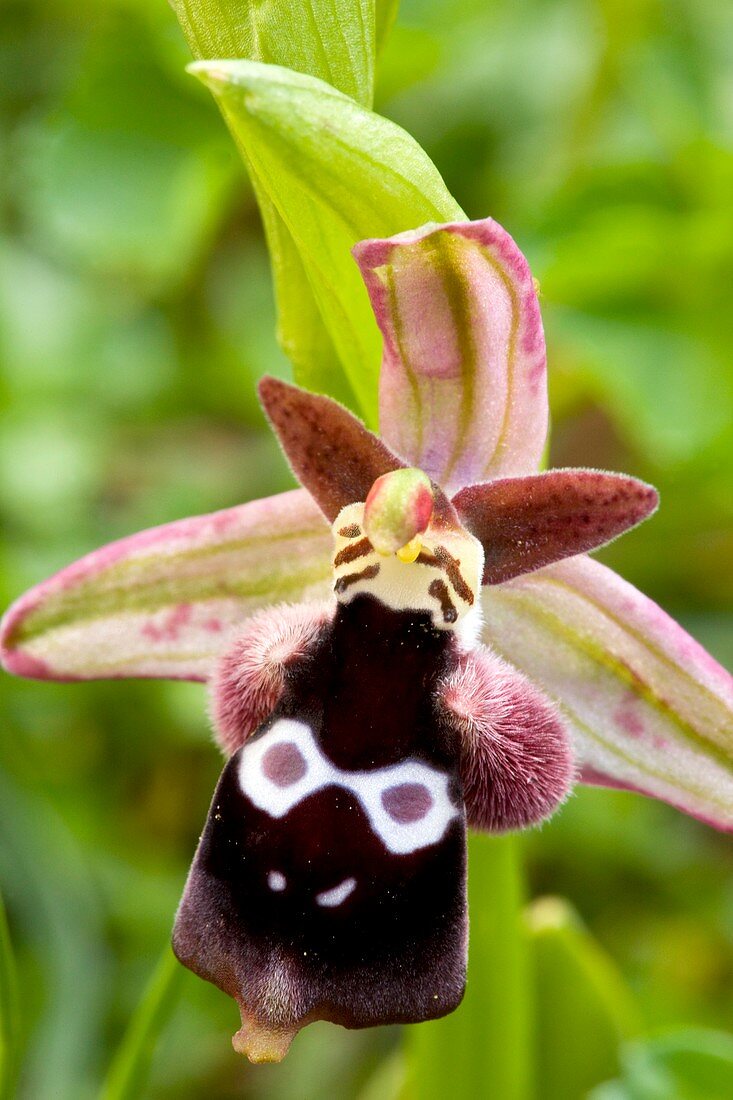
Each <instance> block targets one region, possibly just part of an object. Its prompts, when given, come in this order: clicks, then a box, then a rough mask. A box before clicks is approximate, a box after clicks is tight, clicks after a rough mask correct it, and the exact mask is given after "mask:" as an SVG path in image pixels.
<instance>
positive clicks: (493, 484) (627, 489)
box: [453, 470, 659, 584]
mask: <svg viewBox="0 0 733 1100" xmlns="http://www.w3.org/2000/svg"><path fill="white" fill-rule="evenodd" d="M658 500H659V498H658V496H657V492H656V489H654V488H652V486H651V485H647V484H646V483H645V482H643V481H637V480H636V478H633V477H625V476H623V475H621V474H607V473H601V472H599V471H598V470H550V471H549V472H548V473H546V474H534V475H531V476H529V477H516V478H502V479H501V480H499V481H489V482H485V483H483V484H480V485H470V486H468V487H467V488H466V489H461V491H460V492H459V493H457V494H456V495H455V497H454V498H453V503H454V505H455V507H456V510H457V512H458V515H459V517H460V519H461V522H462V523H464V524H465V526H466V527H467V528H468V529H469V531H471V532H472V533H473V534H474V535H475V536H476V537H477V538H478V539H480V540H481V542H482V543H483V547H484V553H485V555H486V560H485V563H484V577H483V583H484V584H502V583H503V582H504V581H508V580H511V578H512V577H518V576H520V575H521V574H522V573H531V572H533V571H534V570H535V569H541V568H542V566H544V565H550V564H551V563H552V562H554V561H559V560H560V559H561V558H569V557H572V556H573V555H575V554H582V553H584V552H585V551H587V550H593V549H595V548H596V547H598V546H603V545H604V543H607V542H610V541H611V540H612V539H615V538H616V537H617V536H618V535H620V534H622V533H623V532H624V531H627V530H628V529H629V528H630V527H635V526H636V524H637V523H641V521H642V520H644V519H646V518H647V516H649V515H651V513H652V512H653V511H654V510H655V509H656V507H657V504H658Z"/></svg>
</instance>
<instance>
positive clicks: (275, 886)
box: [267, 871, 288, 894]
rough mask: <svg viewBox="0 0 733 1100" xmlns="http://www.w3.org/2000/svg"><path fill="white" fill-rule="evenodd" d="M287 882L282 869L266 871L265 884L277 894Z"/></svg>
mask: <svg viewBox="0 0 733 1100" xmlns="http://www.w3.org/2000/svg"><path fill="white" fill-rule="evenodd" d="M287 884H288V880H287V879H286V878H285V875H284V874H283V873H282V871H268V872H267V885H268V886H269V887H270V889H271V890H274V891H275V892H276V893H278V894H279V893H280V892H281V891H282V890H284V889H285V887H286V886H287Z"/></svg>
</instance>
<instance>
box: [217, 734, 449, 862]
mask: <svg viewBox="0 0 733 1100" xmlns="http://www.w3.org/2000/svg"><path fill="white" fill-rule="evenodd" d="M278 745H282V746H288V747H290V746H292V747H293V748H294V749H296V750H297V754H295V755H296V760H297V759H298V757H299V758H300V761H299V762H302V765H303V768H302V773H301V774H299V775H298V777H297V778H292V779H287V780H286V781H283V780H280V781H279V782H278V781H276V780H274V779H273V778H272V777H271V776H269V775H268V774H267V772H266V768H265V756H266V755H267V754H268V753H269V752H271V750H272V749H273V748H275V747H276V746H278ZM449 783H450V776H449V775H448V774H447V773H446V772H442V771H438V770H436V769H435V768H431V767H429V765H427V764H425V763H424V762H423V761H421V760H404V761H402V763H400V764H392V765H390V766H389V767H386V768H376V769H374V770H373V771H344V770H342V769H341V768H337V767H336V765H335V764H333V763H331V761H330V760H329V759H328V758H327V757H326V756H324V754H323V752H322V751H321V749H320V747H319V746H318V744H317V742H316V739H315V737H314V736H313V731H312V730H311V729H310V727H309V726H308V725H306V723H305V722H299V721H297V720H296V719H293V718H280V719H279V720H278V721H277V722H275V724H274V725H273V726H272V727H271V729H269V730H268V731H267V733H265V734H264V735H263V736H262V737H258V738H257V739H256V740H254V741H248V742H246V743H245V745H244V747H243V749H242V755H241V757H240V761H239V785H240V788H241V790H242V792H243V793H244V794H245V795H246V796H247V798H249V799H250V801H251V802H253V803H254V805H255V806H256V807H257V808H258V809H259V810H264V811H265V813H268V814H269V815H270V816H271V817H278V818H280V817H284V816H285V815H286V814H287V813H289V812H290V810H292V809H293V807H294V806H297V804H298V803H299V802H302V800H303V799H304V798H307V797H308V796H309V795H311V794H314V793H315V792H316V791H319V790H321V789H322V788H324V787H329V786H336V787H342V788H343V789H345V790H347V791H350V792H351V793H352V794H353V795H355V796H356V798H357V799H358V801H359V804H360V805H361V807H362V808H363V810H364V812H365V813H366V815H367V817H368V818H369V822H370V824H371V827H372V829H373V830H374V832H375V833H376V834H377V836H378V837H379V838H380V839H381V841H382V842H383V844H384V845H385V847H386V848H387V849H388V850H389V851H390V852H394V853H395V854H396V855H406V854H407V853H409V852H415V851H417V850H418V849H420V848H426V847H427V846H428V845H430V844H437V842H438V841H439V840H440V839H441V838H442V836H443V835H444V833H445V831H446V829H447V828H448V825H449V823H450V822H451V821H452V820H453V819H454V818H456V817H458V816H459V813H460V811H459V809H458V808H457V807H456V806H455V804H454V803H453V801H452V800H451V798H450V795H449V793H448V785H449ZM405 785H409V786H410V787H414V788H419V789H423V790H424V791H425V795H426V796H429V798H430V805H429V807H426V808H425V811H424V812H421V816H420V817H419V818H416V819H415V820H403V821H399V820H396V819H395V817H394V816H393V815H392V814H390V813H389V812H388V810H387V808H386V806H385V805H384V801H383V797H382V796H383V795H384V794H385V793H386V792H387V791H390V790H392V789H393V788H397V787H401V786H405Z"/></svg>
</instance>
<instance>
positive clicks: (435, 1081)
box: [404, 836, 532, 1100]
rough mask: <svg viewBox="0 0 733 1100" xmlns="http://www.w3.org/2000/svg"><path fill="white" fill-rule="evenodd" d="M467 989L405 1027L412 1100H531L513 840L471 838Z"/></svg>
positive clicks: (519, 886) (519, 885) (525, 969)
mask: <svg viewBox="0 0 733 1100" xmlns="http://www.w3.org/2000/svg"><path fill="white" fill-rule="evenodd" d="M468 853H469V876H468V882H469V891H468V892H469V913H470V945H469V967H468V986H467V989H466V996H465V998H464V1000H463V1003H462V1004H461V1006H460V1007H459V1008H458V1010H457V1011H456V1012H454V1013H453V1014H452V1015H451V1016H447V1017H446V1018H445V1019H443V1020H436V1021H435V1022H433V1023H429V1024H421V1025H420V1026H419V1027H414V1028H409V1029H408V1030H407V1035H406V1043H407V1049H406V1055H407V1083H406V1087H405V1092H404V1096H405V1097H406V1098H409V1100H446V1097H449V1096H471V1097H474V1096H475V1097H479V1096H480V1097H487V1098H491V1100H529V1097H530V1096H531V1087H532V1081H531V1066H532V1050H531V1018H532V1005H531V992H530V973H529V960H528V954H527V942H526V933H525V931H524V927H523V922H522V906H523V902H524V890H523V882H522V872H521V863H520V859H519V852H518V841H517V839H516V838H515V837H484V836H472V837H471V838H470V840H469V845H468Z"/></svg>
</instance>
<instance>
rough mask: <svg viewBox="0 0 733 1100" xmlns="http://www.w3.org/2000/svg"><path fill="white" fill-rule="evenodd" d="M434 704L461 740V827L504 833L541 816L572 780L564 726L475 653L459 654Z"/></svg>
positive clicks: (496, 661)
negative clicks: (464, 820)
mask: <svg viewBox="0 0 733 1100" xmlns="http://www.w3.org/2000/svg"><path fill="white" fill-rule="evenodd" d="M440 702H441V704H442V706H443V707H444V708H447V709H448V710H449V712H450V718H451V721H452V724H454V725H456V726H457V727H458V729H459V731H460V734H461V778H462V780H463V797H464V799H465V802H466V815H467V819H468V824H469V825H470V826H472V827H473V828H475V829H483V830H487V831H489V832H505V831H506V830H508V829H520V828H523V827H525V826H527V825H534V824H536V823H537V822H539V821H542V820H543V819H544V818H546V817H548V816H549V815H550V814H551V813H552V812H553V810H555V809H556V807H557V806H558V804H559V803H560V802H562V801H563V799H564V798H565V797H566V796H567V794H568V792H569V790H570V787H571V785H572V783H573V780H574V778H575V774H574V766H573V756H572V750H571V747H570V743H569V739H568V736H567V733H566V731H565V728H564V726H563V724H562V722H561V720H560V718H559V717H558V715H557V713H556V712H555V710H554V708H553V706H552V704H551V703H550V702H549V700H548V699H546V698H545V696H544V695H543V694H542V692H540V691H539V690H538V689H537V688H536V687H534V686H533V685H532V684H531V683H530V682H529V681H528V680H527V679H525V677H524V676H522V675H521V673H519V672H517V671H516V669H514V668H512V667H511V665H509V664H507V663H506V662H505V661H502V660H501V659H500V658H499V657H497V656H495V655H494V654H493V653H491V652H490V651H489V650H487V649H484V648H483V647H481V648H479V649H477V650H474V651H472V652H471V653H468V654H465V655H464V656H463V657H462V659H461V663H460V665H459V667H458V668H457V670H456V671H455V672H454V673H453V674H452V675H451V676H450V678H449V679H448V681H447V682H446V683H445V685H444V687H443V689H442V691H441V695H440Z"/></svg>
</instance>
